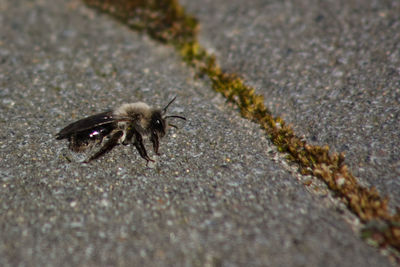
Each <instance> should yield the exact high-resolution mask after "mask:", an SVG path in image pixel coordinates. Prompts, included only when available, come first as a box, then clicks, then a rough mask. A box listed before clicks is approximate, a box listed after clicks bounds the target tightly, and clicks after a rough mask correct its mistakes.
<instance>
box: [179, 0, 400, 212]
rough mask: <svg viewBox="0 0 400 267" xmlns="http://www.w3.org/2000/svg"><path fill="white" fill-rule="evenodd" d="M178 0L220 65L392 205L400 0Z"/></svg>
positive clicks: (399, 201)
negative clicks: (343, 159)
mask: <svg viewBox="0 0 400 267" xmlns="http://www.w3.org/2000/svg"><path fill="white" fill-rule="evenodd" d="M181 2H182V3H183V5H184V6H185V8H186V10H187V11H188V12H189V13H191V14H193V15H194V16H196V17H197V18H198V19H199V21H200V23H201V31H200V37H201V38H200V40H201V41H200V42H201V43H202V44H203V45H205V46H207V47H208V48H209V49H210V50H212V51H214V52H215V54H216V55H217V57H218V59H219V61H220V64H221V66H222V67H223V69H224V70H225V71H227V72H236V73H239V74H240V75H242V76H243V77H244V79H245V81H246V82H247V84H249V85H252V86H254V87H255V88H256V92H257V93H259V94H262V95H264V96H265V102H266V105H267V107H268V108H269V109H271V110H272V111H273V113H274V115H276V116H281V117H282V118H283V119H284V120H285V121H286V122H288V123H290V124H291V125H292V126H293V128H294V129H295V132H296V133H297V134H298V135H299V136H303V135H304V136H305V138H306V140H307V141H308V142H309V143H311V144H317V145H325V144H327V145H329V146H330V147H331V149H332V151H335V152H344V153H345V154H346V158H347V160H346V162H347V163H348V164H349V166H350V169H351V171H352V173H353V174H354V175H355V176H356V177H358V178H359V180H360V183H361V184H364V185H366V186H375V187H376V188H377V189H379V191H380V192H381V194H382V195H383V196H385V195H387V196H389V197H390V199H391V206H392V207H395V206H398V207H400V156H399V155H400V123H399V120H400V67H399V66H400V15H399V14H400V2H399V1H397V0H389V1H364V0H350V1H349V0H339V1H337V0H328V1H320V0H289V1H280V0H273V1H265V0H250V1H241V0H233V1H226V0H216V1H214V0H203V1H188V0H182V1H181Z"/></svg>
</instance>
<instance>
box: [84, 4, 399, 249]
mask: <svg viewBox="0 0 400 267" xmlns="http://www.w3.org/2000/svg"><path fill="white" fill-rule="evenodd" d="M84 1H85V2H86V3H87V4H88V5H90V6H93V7H96V8H98V9H100V10H102V11H105V12H107V13H109V14H111V15H113V16H114V17H116V18H117V19H119V20H120V21H122V22H123V23H124V24H126V25H128V26H129V27H131V28H133V29H135V30H139V31H144V32H146V33H148V34H149V35H150V36H151V37H152V38H154V39H156V40H159V41H161V42H162V43H165V44H169V45H173V46H174V47H175V49H176V50H177V51H178V52H179V53H180V54H181V56H182V58H183V60H184V61H185V62H186V63H187V64H189V65H190V66H192V67H193V68H194V70H195V71H196V73H197V74H198V75H206V76H208V77H209V79H210V80H211V82H212V87H213V89H214V90H215V91H217V92H219V93H221V94H222V95H223V96H224V97H225V98H226V99H227V100H228V101H229V102H231V103H233V104H234V105H235V106H236V107H237V108H238V109H239V110H240V113H241V115H242V116H243V117H245V118H248V119H250V120H252V121H254V122H256V123H258V124H259V125H260V126H261V127H262V128H263V129H264V130H265V131H266V133H267V134H268V136H269V137H270V139H271V140H272V142H273V143H274V144H275V145H276V146H277V148H278V150H279V151H280V152H282V153H287V154H288V159H289V160H290V161H292V162H295V163H297V164H298V166H299V169H300V171H301V173H302V174H312V175H314V176H316V177H318V178H320V179H322V180H323V181H324V182H325V183H326V184H327V185H328V187H329V188H330V189H331V190H332V191H334V192H335V194H336V195H337V196H338V197H339V198H340V199H341V200H342V201H343V202H344V203H345V204H346V205H347V206H348V208H349V209H350V210H351V211H352V212H353V213H354V214H356V215H357V216H358V217H359V218H360V220H361V221H363V222H364V223H365V224H366V225H365V229H364V230H363V235H362V236H363V237H365V238H367V239H370V240H371V239H373V241H374V242H375V243H376V244H377V245H378V246H380V247H384V246H388V245H390V246H392V247H393V248H395V249H396V250H397V251H400V211H399V210H398V211H397V213H396V214H391V213H390V211H389V209H388V199H387V198H382V197H381V196H380V195H379V193H378V192H377V191H376V189H375V188H365V187H362V186H361V185H359V183H358V182H357V180H356V179H355V177H354V176H353V175H352V174H351V173H350V171H349V170H348V167H347V165H346V164H345V163H344V155H343V154H335V153H330V151H329V147H328V146H323V147H321V146H314V145H309V144H307V143H306V142H305V141H304V140H302V139H301V138H299V137H297V136H296V135H295V134H294V132H293V130H292V129H291V127H289V126H288V125H286V123H285V122H284V121H283V120H282V119H281V118H279V117H273V116H272V114H271V112H270V111H269V110H268V109H267V108H266V107H265V105H264V98H263V96H261V95H258V94H256V93H255V90H254V88H252V87H250V86H248V85H246V84H245V83H244V81H243V79H241V78H240V77H239V76H238V75H236V74H230V73H226V72H223V71H222V70H221V68H220V67H219V65H218V64H217V63H216V59H215V57H214V56H213V55H210V54H209V53H208V52H207V51H206V50H205V49H204V48H203V47H202V46H201V45H200V44H199V43H198V41H197V31H198V23H197V20H196V19H195V18H194V17H192V16H189V15H187V14H186V13H185V12H184V9H183V8H182V7H181V6H180V5H179V3H178V1H177V0H84ZM376 221H379V222H381V224H384V226H385V227H373V226H370V223H371V222H376Z"/></svg>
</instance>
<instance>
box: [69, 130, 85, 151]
mask: <svg viewBox="0 0 400 267" xmlns="http://www.w3.org/2000/svg"><path fill="white" fill-rule="evenodd" d="M68 140H69V146H68V148H69V149H70V150H72V151H74V152H82V151H85V150H86V149H87V148H88V147H89V146H90V142H89V140H88V139H87V138H86V139H85V138H82V137H80V136H78V135H76V134H73V135H71V136H70V137H69V139H68Z"/></svg>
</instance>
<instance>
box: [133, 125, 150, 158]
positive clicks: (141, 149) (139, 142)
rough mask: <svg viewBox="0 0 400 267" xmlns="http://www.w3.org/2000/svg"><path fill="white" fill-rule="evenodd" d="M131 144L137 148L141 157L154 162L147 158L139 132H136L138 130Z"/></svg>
mask: <svg viewBox="0 0 400 267" xmlns="http://www.w3.org/2000/svg"><path fill="white" fill-rule="evenodd" d="M133 144H134V145H135V147H136V149H137V150H138V152H139V154H140V156H141V157H142V158H144V159H145V160H147V162H149V161H153V162H154V160H152V159H151V158H149V156H148V155H147V151H146V148H145V147H144V144H143V138H142V136H141V135H140V133H138V132H136V133H135V142H134V143H133Z"/></svg>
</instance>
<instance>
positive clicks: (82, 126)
mask: <svg viewBox="0 0 400 267" xmlns="http://www.w3.org/2000/svg"><path fill="white" fill-rule="evenodd" d="M174 100H175V98H174V99H172V101H170V102H169V103H168V105H167V106H166V107H165V108H163V109H162V110H161V109H153V108H151V107H149V106H148V105H147V104H146V103H143V102H137V103H130V104H123V105H122V106H120V107H118V108H117V109H115V110H110V111H106V112H103V113H99V114H96V115H93V116H90V117H87V118H84V119H81V120H78V121H76V122H73V123H71V124H70V125H68V126H67V127H65V128H64V129H62V130H61V131H60V132H59V133H58V134H57V135H56V138H57V139H59V140H60V139H68V141H69V148H70V149H71V150H72V151H75V152H82V151H85V150H86V149H87V148H89V147H92V146H93V145H94V144H102V143H103V140H104V139H105V138H106V139H107V140H106V141H105V143H104V144H103V145H102V147H101V148H100V150H99V151H97V152H96V153H95V154H94V155H93V156H91V157H90V158H89V159H88V160H87V162H88V161H91V160H93V159H96V158H98V157H100V156H101V155H103V154H105V153H106V152H108V151H110V150H111V149H112V148H113V147H115V146H116V145H118V144H124V145H128V144H130V143H132V144H133V145H134V146H135V147H136V149H137V150H138V152H139V154H140V156H141V157H142V158H144V159H145V160H147V161H153V160H152V159H150V158H149V156H148V155H147V151H146V148H145V146H144V144H143V136H147V137H149V139H150V141H151V142H152V143H153V149H154V152H155V153H156V154H158V148H159V139H160V138H161V137H163V136H164V135H165V133H166V130H167V126H172V127H175V126H174V125H172V124H168V123H167V119H168V118H180V119H183V120H185V118H184V117H182V116H176V115H170V116H163V115H164V114H165V113H166V111H167V108H168V106H169V105H170V104H171V103H172V102H173V101H174Z"/></svg>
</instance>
